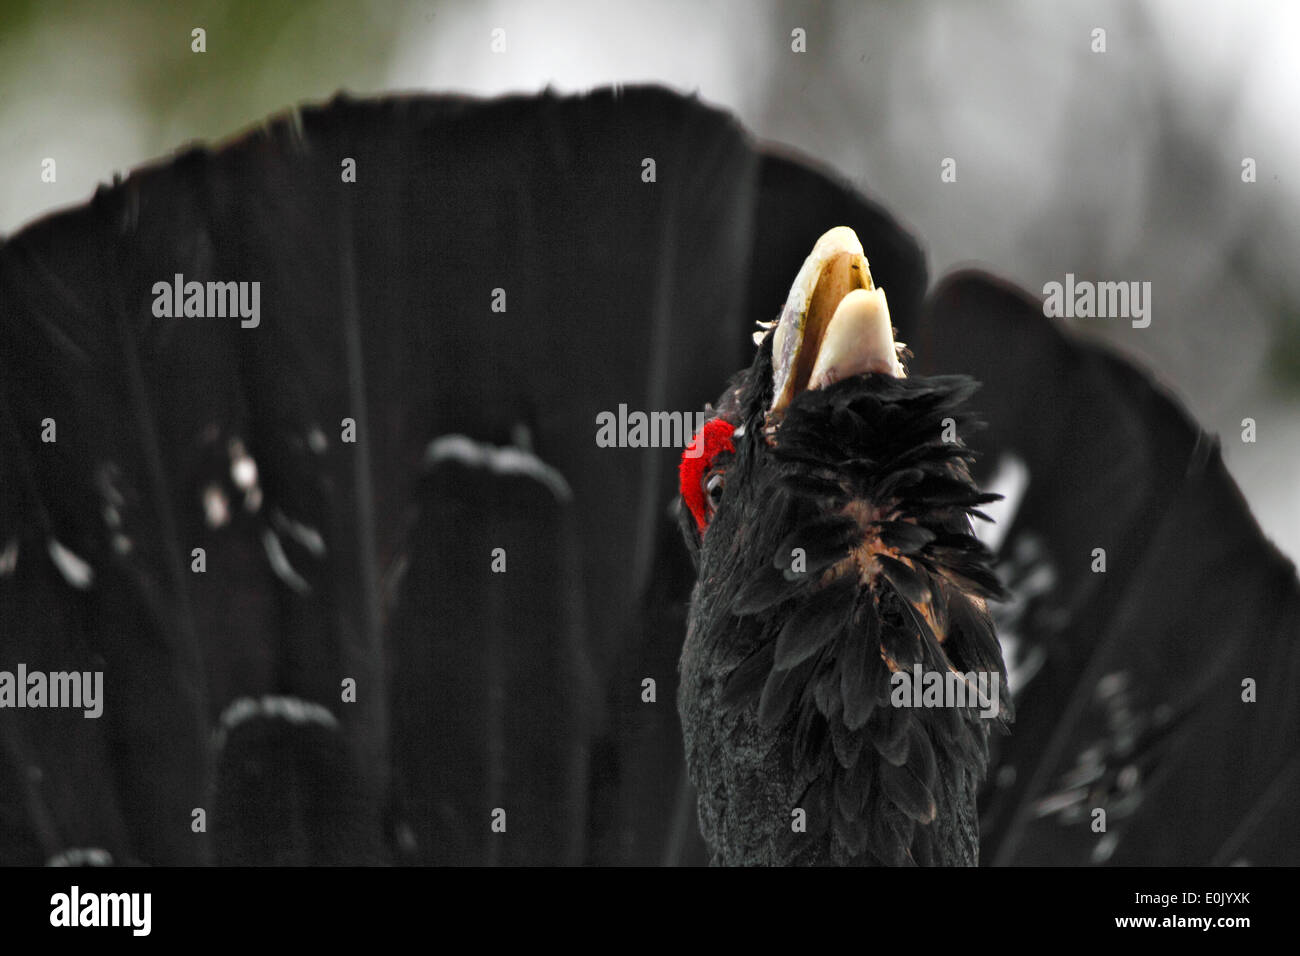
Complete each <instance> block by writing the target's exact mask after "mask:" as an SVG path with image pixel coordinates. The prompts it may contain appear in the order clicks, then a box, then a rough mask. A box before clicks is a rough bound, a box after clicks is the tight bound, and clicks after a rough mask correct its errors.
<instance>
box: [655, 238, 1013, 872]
mask: <svg viewBox="0 0 1300 956" xmlns="http://www.w3.org/2000/svg"><path fill="white" fill-rule="evenodd" d="M763 328H764V331H761V332H759V333H757V334H756V335H755V340H756V342H758V345H759V347H758V352H757V354H756V356H755V358H754V360H753V363H752V364H751V366H750V367H749V368H748V369H747V370H745V371H743V372H741V373H740V374H739V375H737V376H736V377H735V379H734V380H733V381H732V383H731V384H730V385H729V386H728V388H727V389H726V390H725V391H724V392H723V394H722V396H721V398H720V399H719V400H718V402H717V404H716V407H715V408H714V409H713V410H712V414H711V417H710V418H709V419H708V420H707V421H706V423H705V425H704V427H703V429H702V430H701V432H700V434H699V435H698V436H697V437H696V439H695V441H694V443H693V444H692V446H691V447H690V448H688V449H687V451H686V453H685V454H684V455H683V458H682V463H681V496H682V497H681V501H682V505H683V507H681V508H680V515H681V523H682V528H683V533H684V536H685V538H686V541H687V544H688V547H689V549H690V551H691V553H692V555H693V558H694V560H695V566H696V569H697V581H696V584H695V587H694V591H693V593H692V597H691V604H690V614H689V624H688V633H687V636H686V642H685V645H684V648H683V652H682V657H681V685H680V691H679V695H678V710H679V712H680V716H681V719H682V726H683V733H684V737H685V747H686V759H687V764H688V768H689V772H690V776H691V779H692V781H693V783H694V784H695V787H696V791H697V793H698V803H699V818H700V825H701V830H702V832H703V835H704V838H705V840H706V842H707V844H708V846H709V851H710V856H711V859H712V861H713V862H714V863H715V864H729V865H735V864H786V863H798V864H827V863H831V864H840V865H847V864H866V865H871V864H884V865H908V864H912V863H916V864H922V865H926V864H929V865H974V864H975V863H976V862H977V859H978V832H977V829H978V827H977V819H976V812H975V798H976V788H977V786H978V784H979V782H980V780H981V778H982V777H983V775H984V772H985V769H986V765H987V761H988V736H989V732H990V728H991V725H996V726H998V727H1000V728H1005V726H1006V724H1007V723H1008V722H1009V721H1010V719H1011V714H1010V707H1009V705H1008V704H1007V703H1006V702H1005V701H1003V702H1000V704H999V706H998V707H996V708H993V709H988V710H985V711H982V712H983V713H987V714H990V715H991V716H992V719H986V718H985V717H983V716H981V711H980V709H979V708H977V707H975V706H972V704H973V702H974V695H972V696H971V698H968V699H966V700H965V701H964V706H952V705H951V703H952V702H951V701H945V702H944V705H941V706H930V707H920V708H912V707H910V706H896V705H895V704H898V703H900V698H899V697H898V696H897V695H895V694H894V693H893V692H894V690H895V688H897V687H899V686H901V685H902V683H903V678H902V677H896V676H895V675H908V676H910V675H911V674H913V673H920V672H924V673H939V674H943V675H945V677H946V676H947V675H948V674H954V675H956V674H960V675H963V677H962V678H961V682H962V684H963V685H966V684H969V683H973V682H974V680H975V679H976V676H977V675H979V674H984V675H986V676H988V677H989V679H990V680H991V681H996V682H1003V681H1005V676H1006V675H1005V668H1004V664H1003V660H1002V654H1001V651H1000V648H999V646H998V642H997V637H996V635H995V633H994V628H993V625H992V622H991V619H990V616H989V613H988V610H987V605H986V601H987V600H988V599H996V598H998V597H1000V596H1001V594H1002V589H1001V586H1000V585H999V583H998V580H997V577H996V576H995V575H994V573H993V572H992V571H991V570H990V561H991V555H990V553H989V551H988V550H987V549H986V548H985V546H984V545H983V544H981V543H980V541H979V540H978V539H977V538H976V537H975V536H974V534H973V533H972V526H971V518H972V516H975V517H983V516H982V515H981V514H980V512H979V511H977V510H976V509H977V508H978V507H979V506H980V505H981V504H984V503H986V502H989V501H991V500H993V499H995V498H996V497H997V496H996V495H989V494H984V493H981V491H980V489H979V487H978V486H977V485H976V484H975V483H974V481H973V480H972V478H971V476H970V471H969V465H970V462H971V461H972V460H973V458H974V452H973V451H972V450H971V449H970V448H969V447H968V446H967V445H966V444H965V443H964V442H963V441H962V437H961V436H963V435H965V434H967V433H969V432H970V431H971V430H973V429H974V428H975V427H976V426H977V425H978V422H976V421H975V420H973V419H972V417H971V416H970V414H969V413H968V412H967V411H966V408H965V403H966V399H967V398H969V396H970V395H971V394H972V393H973V392H974V391H975V389H976V387H977V386H976V383H975V382H974V381H973V380H972V379H970V378H968V377H965V376H956V375H940V376H930V377H909V376H908V375H907V374H906V371H905V370H904V368H903V364H902V361H903V358H904V357H905V356H906V354H907V352H906V350H905V348H904V347H903V346H902V345H899V344H896V343H895V341H894V334H893V328H892V325H891V322H890V317H889V309H888V305H887V303H886V300H885V295H884V292H883V290H880V289H876V288H874V287H873V283H872V278H871V275H870V271H869V269H868V264H867V260H866V258H865V256H864V254H863V249H862V246H861V244H860V243H859V241H858V239H857V237H856V235H854V233H853V231H852V230H850V229H847V228H845V227H839V228H836V229H832V230H830V231H829V232H827V233H826V234H824V235H823V236H822V237H821V239H819V240H818V242H817V244H816V246H815V248H814V249H813V252H812V254H811V255H810V256H809V257H808V259H807V260H806V261H805V263H804V265H803V267H802V269H801V270H800V271H799V273H798V276H797V278H796V279H795V282H794V284H793V286H792V288H791V290H790V294H789V297H788V299H787V301H786V304H785V307H784V310H783V311H782V314H781V316H780V319H779V321H778V322H775V323H767V324H766V325H764V326H763ZM917 665H920V671H919V672H918V671H916V668H917ZM993 686H998V685H997V683H994V684H993Z"/></svg>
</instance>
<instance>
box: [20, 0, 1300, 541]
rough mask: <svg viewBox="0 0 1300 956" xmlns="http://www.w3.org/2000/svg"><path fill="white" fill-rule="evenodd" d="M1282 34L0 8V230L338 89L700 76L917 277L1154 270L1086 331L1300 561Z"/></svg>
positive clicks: (499, 87) (476, 87)
mask: <svg viewBox="0 0 1300 956" xmlns="http://www.w3.org/2000/svg"><path fill="white" fill-rule="evenodd" d="M196 27H201V28H203V29H204V30H205V31H206V47H207V49H206V52H205V53H201V54H200V53H194V52H192V51H191V30H193V29H194V28H196ZM497 29H500V30H504V31H505V32H504V46H505V48H504V50H500V51H499V52H494V50H493V49H492V44H493V31H494V30H497ZM796 29H801V30H803V31H805V33H806V52H802V53H797V52H794V51H793V50H792V49H791V47H792V31H794V30H796ZM1097 29H1101V30H1104V31H1105V34H1104V37H1105V51H1104V52H1096V51H1095V50H1094V48H1095V47H1096V46H1097V45H1098V42H1097V34H1095V33H1094V31H1095V30H1097ZM500 37H501V35H499V34H498V45H500V42H499V41H500ZM1297 42H1300V5H1297V4H1294V3H1288V2H1285V0H1278V2H1246V3H1235V4H1231V5H1230V4H1224V3H1210V2H1205V0H1166V2H1152V0H1148V2H1090V3H1052V4H1045V3H1033V2H1020V3H1015V2H1002V3H981V4H978V5H975V4H969V3H963V2H907V3H903V2H898V3H863V2H851V3H850V2H846V3H829V2H826V3H772V2H766V3H760V2H710V3H707V4H701V3H698V2H676V0H674V2H644V0H643V2H630V3H629V2H622V3H618V4H611V3H607V2H602V0H577V2H575V0H568V2H563V3H558V2H537V0H529V2H472V3H471V2H464V3H450V2H428V0H409V2H400V0H383V2H379V0H372V2H368V3H359V2H342V0H339V2H335V0H292V2H281V0H268V2H259V3H228V2H209V3H185V4H178V3H173V2H165V0H157V2H135V3H127V4H114V5H113V6H112V7H111V8H110V7H109V6H108V5H104V4H99V3H73V2H57V0H41V2H34V0H33V2H22V0H4V2H3V4H2V5H0V129H2V130H3V131H4V135H3V136H0V169H3V170H4V173H5V175H4V177H3V179H2V180H0V233H5V234H10V233H12V232H14V231H16V230H17V229H18V228H20V227H21V226H22V225H23V224H24V223H26V222H28V221H30V220H31V219H33V218H35V217H37V216H38V215H40V214H42V213H44V212H46V211H48V210H50V209H53V208H56V207H61V206H65V205H68V204H73V203H78V202H81V201H83V200H85V199H86V198H88V197H89V195H90V194H91V193H92V192H93V190H94V188H95V186H96V184H97V183H99V182H101V181H105V180H108V179H111V177H112V175H113V173H114V172H116V171H125V170H128V169H130V168H131V167H133V166H136V165H138V164H140V163H142V162H145V161H148V160H150V159H154V158H157V157H160V156H164V155H166V154H168V153H170V152H172V151H174V150H175V149H177V148H178V147H181V146H183V145H186V144H188V143H191V142H193V141H195V140H205V141H213V140H221V139H225V138H228V137H229V136H231V135H232V134H234V133H236V132H238V131H240V130H243V129H246V128H247V127H249V126H250V125H253V124H256V123H258V122H260V121H261V120H262V119H263V118H264V117H266V116H269V115H271V114H274V113H277V112H280V111H281V110H283V109H284V108H285V107H287V106H289V105H292V104H296V103H301V102H305V101H320V100H324V99H327V98H328V97H330V96H331V95H333V94H334V93H335V92H336V91H338V90H340V89H343V90H347V91H350V92H351V93H353V94H357V95H366V94H379V93H383V92H387V91H395V90H436V91H462V92H469V93H474V94H481V95H484V96H490V95H494V94H498V93H503V92H507V91H524V92H530V91H537V90H540V89H542V88H544V87H547V86H550V87H553V88H555V89H557V90H559V91H562V92H575V91H581V90H584V89H588V88H590V87H593V86H598V85H604V84H611V83H634V82H658V83H663V84H665V85H668V86H670V87H673V88H675V89H678V90H682V91H687V92H691V91H695V92H698V94H699V95H700V97H702V98H703V99H704V100H706V101H708V102H710V103H713V104H717V105H720V106H723V107H726V108H727V109H729V110H731V111H733V112H734V113H735V114H736V115H737V116H738V117H739V118H740V120H741V121H742V122H743V123H744V124H745V125H746V126H747V127H748V128H749V129H750V130H751V131H752V132H753V134H754V135H756V136H757V137H760V138H762V139H764V140H768V141H772V142H776V143H781V144H786V145H788V146H789V147H790V148H791V149H793V150H795V151H797V152H799V153H802V154H806V155H808V156H811V157H814V158H815V159H816V160H817V161H818V162H819V163H821V164H824V165H825V166H828V167H830V168H832V169H834V170H835V171H837V172H838V174H839V175H841V176H842V177H844V178H845V179H847V180H849V181H851V182H852V183H853V184H854V185H855V186H857V187H858V188H859V189H861V190H862V191H864V192H865V193H867V194H868V195H870V196H872V197H873V198H875V199H877V200H878V201H879V202H881V203H883V204H884V205H885V206H886V207H887V208H888V209H890V210H891V211H892V212H893V213H894V214H895V215H896V216H898V217H899V218H900V219H901V220H902V221H903V222H904V223H906V224H908V226H909V227H910V228H912V229H913V230H914V232H915V233H916V234H917V235H918V236H919V238H920V239H921V241H922V243H923V244H924V245H925V246H926V248H927V250H928V254H929V259H930V269H931V276H932V279H933V278H936V277H938V276H939V275H941V274H942V273H944V272H946V271H948V270H950V269H952V268H954V267H956V266H959V265H963V264H981V265H984V266H986V267H988V268H990V269H992V270H993V271H996V272H998V273H1001V274H1003V275H1005V276H1007V277H1008V278H1010V279H1012V280H1014V281H1015V282H1017V283H1019V284H1021V285H1023V286H1024V287H1025V288H1027V289H1029V290H1031V291H1034V292H1036V293H1037V292H1040V291H1041V290H1042V287H1043V285H1044V283H1046V282H1051V281H1062V280H1063V279H1064V276H1065V274H1066V273H1067V272H1072V273H1074V274H1075V275H1076V277H1078V278H1079V279H1093V280H1097V281H1106V280H1120V281H1149V282H1151V283H1152V321H1151V324H1150V326H1149V327H1147V328H1143V329H1135V328H1132V327H1131V325H1130V324H1129V323H1128V322H1127V321H1122V320H1113V319H1112V320H1078V321H1076V322H1075V325H1076V327H1078V328H1080V330H1081V331H1082V332H1084V333H1085V334H1089V335H1094V336H1100V337H1104V338H1107V339H1108V340H1110V341H1111V342H1112V343H1113V344H1114V345H1115V346H1116V347H1118V348H1120V349H1122V350H1124V351H1125V352H1127V353H1129V354H1133V355H1137V356H1139V357H1141V358H1142V359H1144V360H1145V361H1146V362H1147V363H1148V364H1149V365H1150V366H1151V367H1152V368H1153V369H1155V370H1156V372H1157V374H1158V375H1159V376H1160V377H1161V378H1162V379H1163V380H1164V381H1165V382H1166V383H1167V384H1168V385H1169V386H1170V387H1171V388H1172V389H1173V390H1174V391H1175V392H1176V393H1177V394H1178V395H1180V396H1181V397H1182V398H1183V400H1184V401H1185V402H1186V403H1187V404H1188V405H1189V406H1190V408H1191V410H1192V412H1193V413H1194V414H1195V416H1196V417H1197V418H1198V419H1199V420H1200V421H1201V422H1202V423H1203V424H1204V425H1205V426H1206V427H1207V428H1209V429H1210V430H1211V431H1213V432H1217V433H1218V434H1220V436H1221V437H1222V439H1223V447H1224V454H1225V458H1226V461H1227V463H1228V466H1229V468H1230V470H1231V471H1232V473H1233V475H1234V476H1235V477H1236V479H1237V481H1238V482H1239V483H1240V484H1241V486H1242V488H1243V490H1244V492H1245V494H1246V496H1247V498H1248V500H1249V501H1250V502H1251V505H1252V507H1253V508H1254V510H1255V512H1256V515H1257V516H1258V518H1259V520H1260V523H1261V524H1262V525H1263V527H1264V529H1265V531H1266V532H1267V533H1268V534H1269V535H1270V536H1271V537H1272V538H1273V539H1274V540H1275V541H1276V543H1277V544H1278V545H1279V547H1280V548H1281V549H1282V550H1283V551H1285V552H1286V553H1287V554H1288V555H1289V556H1290V557H1291V558H1292V559H1300V483H1297V480H1296V477H1295V476H1296V474H1297V472H1300V275H1297V270H1296V268H1295V253H1296V250H1297V249H1298V248H1300V242H1297V240H1298V239H1300V202H1298V201H1297V200H1298V199H1300V196H1298V195H1297V193H1298V192H1300V179H1298V178H1297V176H1296V175H1295V174H1294V170H1296V169H1297V168H1300V127H1297V125H1296V123H1295V115H1296V105H1297V99H1298V97H1297V93H1300V60H1297V58H1296V57H1295V56H1294V50H1295V48H1296V45H1297ZM46 158H53V159H54V160H55V162H56V164H57V165H56V170H57V179H56V181H55V182H42V179H41V171H42V162H43V160H45V159H46ZM948 158H951V159H953V160H955V162H956V167H955V168H956V173H957V178H956V181H955V182H951V183H942V182H941V181H940V165H941V163H942V162H943V161H944V160H945V159H948ZM1248 158H1249V159H1251V160H1254V166H1255V170H1256V181H1255V182H1251V183H1248V182H1243V177H1242V168H1243V161H1244V160H1246V159H1248ZM827 225H828V226H829V225H833V224H832V223H827ZM867 252H868V256H870V254H871V250H870V249H868V250H867ZM878 279H879V280H880V281H881V284H882V285H883V286H885V287H886V288H888V286H889V277H888V276H879V277H878ZM778 305H779V303H773V310H775V309H776V307H777V306H778ZM1008 345H1009V347H1014V343H1008ZM1041 400H1043V401H1048V400H1050V397H1049V396H1042V397H1041ZM1247 417H1249V418H1253V419H1254V420H1255V421H1256V422H1257V429H1258V438H1257V441H1256V443H1254V444H1246V443H1243V442H1242V441H1241V427H1242V426H1241V422H1242V419H1243V418H1247Z"/></svg>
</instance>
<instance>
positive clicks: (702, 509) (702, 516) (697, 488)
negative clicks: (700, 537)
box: [678, 418, 736, 534]
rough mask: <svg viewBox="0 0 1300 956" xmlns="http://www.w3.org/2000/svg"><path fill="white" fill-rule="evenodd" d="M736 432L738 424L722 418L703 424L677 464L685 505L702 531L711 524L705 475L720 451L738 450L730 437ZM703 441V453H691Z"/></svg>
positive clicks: (696, 525)
mask: <svg viewBox="0 0 1300 956" xmlns="http://www.w3.org/2000/svg"><path fill="white" fill-rule="evenodd" d="M734 431H735V426H734V425H732V424H731V422H728V421H726V420H724V419H721V418H713V419H710V420H709V421H707V422H705V423H704V427H703V428H701V429H700V430H699V432H697V433H696V435H695V437H694V438H692V439H691V443H690V444H689V445H687V446H686V451H684V452H683V453H682V462H681V465H680V466H678V475H679V477H680V479H681V489H680V490H681V495H682V501H684V502H686V507H687V508H689V509H690V512H691V515H692V516H693V517H694V518H695V527H697V528H699V530H700V533H701V534H703V533H704V529H705V528H706V527H708V520H709V519H708V511H707V499H706V498H705V495H704V475H705V473H706V472H707V471H708V470H709V468H710V467H712V465H713V459H714V458H715V457H716V456H717V455H718V453H719V452H723V451H729V452H733V453H734V452H735V450H736V446H735V444H734V443H733V442H732V439H731V434H732V432H734ZM700 441H703V443H704V445H703V452H702V453H701V454H698V455H692V454H691V452H693V451H695V450H696V449H698V448H699V447H700V446H699V445H698V444H697V442H700Z"/></svg>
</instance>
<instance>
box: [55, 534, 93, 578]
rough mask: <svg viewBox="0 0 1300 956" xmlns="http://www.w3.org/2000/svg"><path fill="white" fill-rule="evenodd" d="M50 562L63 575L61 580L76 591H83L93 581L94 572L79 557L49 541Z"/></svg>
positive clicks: (56, 542) (57, 543)
mask: <svg viewBox="0 0 1300 956" xmlns="http://www.w3.org/2000/svg"><path fill="white" fill-rule="evenodd" d="M49 552H50V560H51V561H53V562H54V566H55V567H56V568H58V569H59V573H60V574H61V575H63V580H65V581H67V582H68V584H69V585H71V586H72V587H74V588H76V589H77V590H78V591H84V590H86V588H88V587H90V585H91V584H93V583H94V581H95V571H94V569H93V568H92V567H91V566H90V565H89V564H87V563H86V562H85V561H84V560H83V559H82V558H81V557H79V556H78V555H76V554H74V553H72V552H71V551H69V550H68V549H67V548H65V547H64V546H63V545H61V544H59V542H58V541H56V540H54V539H53V538H50V540H49Z"/></svg>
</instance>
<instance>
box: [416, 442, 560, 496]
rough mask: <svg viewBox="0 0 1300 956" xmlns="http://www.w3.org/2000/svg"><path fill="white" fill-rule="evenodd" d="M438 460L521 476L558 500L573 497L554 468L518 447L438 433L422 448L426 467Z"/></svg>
mask: <svg viewBox="0 0 1300 956" xmlns="http://www.w3.org/2000/svg"><path fill="white" fill-rule="evenodd" d="M442 461H454V462H458V463H460V464H462V465H466V466H468V467H470V468H484V469H486V470H488V471H490V472H493V473H494V474H498V475H522V476H524V477H526V478H532V479H533V480H534V481H537V482H539V483H541V484H542V485H545V486H546V487H547V488H548V489H549V490H550V492H551V494H553V495H554V496H555V497H556V498H557V499H558V500H560V501H569V500H571V499H572V498H573V490H572V489H571V488H570V487H569V483H568V482H567V481H565V479H564V476H563V475H562V474H560V472H559V471H558V470H556V469H555V468H553V467H552V466H551V465H548V464H546V462H544V461H542V460H541V459H540V458H538V457H537V456H536V455H534V454H533V453H532V452H531V451H525V450H524V449H522V448H513V447H505V448H498V447H496V446H495V445H487V444H484V443H483V442H477V441H475V440H474V439H472V438H470V437H468V436H467V435H440V436H438V437H437V438H435V439H434V440H433V441H431V442H430V443H429V447H428V448H426V449H425V451H424V467H425V469H426V470H427V469H430V468H433V467H434V466H435V465H437V464H438V463H439V462H442Z"/></svg>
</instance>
